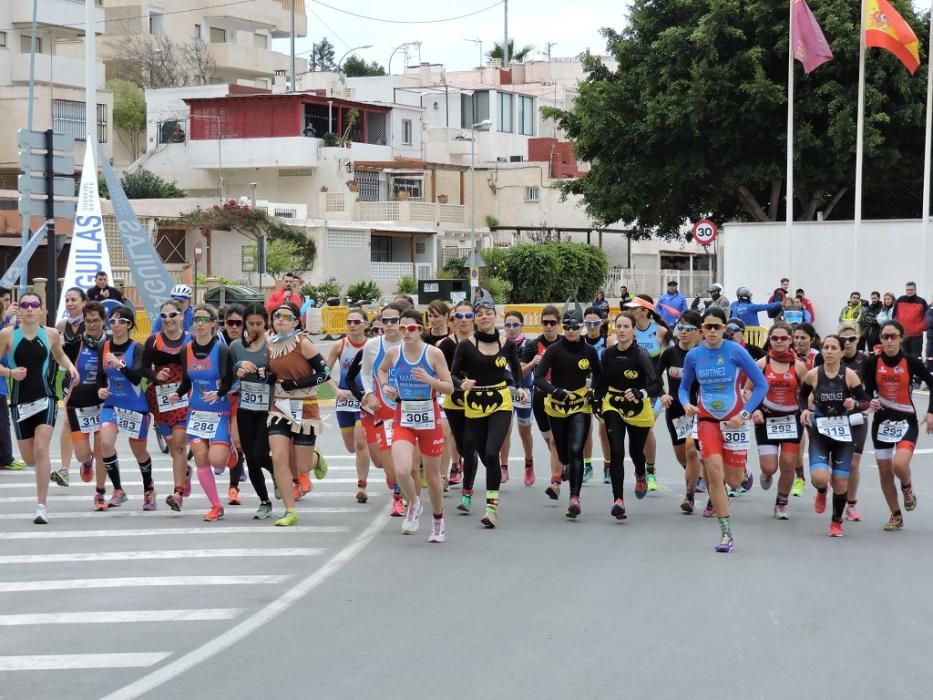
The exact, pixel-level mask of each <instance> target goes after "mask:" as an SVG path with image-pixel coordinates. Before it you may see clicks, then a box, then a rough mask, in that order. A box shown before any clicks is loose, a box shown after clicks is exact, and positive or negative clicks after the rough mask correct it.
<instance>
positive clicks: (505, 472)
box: [499, 464, 509, 484]
mask: <svg viewBox="0 0 933 700" xmlns="http://www.w3.org/2000/svg"><path fill="white" fill-rule="evenodd" d="M499 469H501V470H502V476H501V478H500V480H499V481H500V483H503V484H507V483H509V465H508V464H502V465H500V466H499Z"/></svg>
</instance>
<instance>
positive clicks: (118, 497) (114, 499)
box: [107, 489, 126, 508]
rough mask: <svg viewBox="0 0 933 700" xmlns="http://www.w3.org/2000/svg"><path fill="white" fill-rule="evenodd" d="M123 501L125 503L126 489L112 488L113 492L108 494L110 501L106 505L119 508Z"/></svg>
mask: <svg viewBox="0 0 933 700" xmlns="http://www.w3.org/2000/svg"><path fill="white" fill-rule="evenodd" d="M124 503H126V491H124V490H123V489H114V490H113V493H111V494H110V502H109V503H108V504H107V507H108V508H119V507H120V506H122V505H123V504H124Z"/></svg>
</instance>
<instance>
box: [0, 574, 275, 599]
mask: <svg viewBox="0 0 933 700" xmlns="http://www.w3.org/2000/svg"><path fill="white" fill-rule="evenodd" d="M290 578H292V577H291V576H289V575H257V576H146V577H129V578H72V579H61V580H58V581H48V580H46V579H43V580H41V581H6V582H4V583H3V584H2V585H0V597H2V596H3V595H5V594H6V593H39V592H42V591H73V590H78V591H84V590H88V589H91V588H148V587H155V586H197V587H201V586H205V587H210V586H263V585H276V584H280V583H285V582H286V581H287V580H288V579H290Z"/></svg>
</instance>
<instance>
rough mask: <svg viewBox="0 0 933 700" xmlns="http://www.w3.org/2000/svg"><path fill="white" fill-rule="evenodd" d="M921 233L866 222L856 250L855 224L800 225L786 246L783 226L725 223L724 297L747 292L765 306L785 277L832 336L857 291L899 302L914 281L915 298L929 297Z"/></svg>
mask: <svg viewBox="0 0 933 700" xmlns="http://www.w3.org/2000/svg"><path fill="white" fill-rule="evenodd" d="M920 229H921V223H920V221H864V222H862V225H861V229H860V233H859V236H858V245H856V237H855V224H854V223H853V222H851V221H824V222H807V223H795V224H794V225H793V228H792V232H791V235H790V239H789V241H788V238H787V237H786V233H785V231H786V228H785V226H784V224H783V223H775V224H738V223H734V224H727V225H726V226H725V227H724V230H723V232H722V234H721V237H720V240H721V243H722V245H721V247H720V251H721V253H722V269H723V284H724V285H725V287H726V294H727V295H728V297H729V298H730V299H733V298H734V295H735V289H736V287H738V286H741V285H744V286H747V287H749V288H750V289H751V290H752V292H753V294H754V299H755V300H756V301H762V302H763V301H766V300H767V298H768V296H769V295H770V294H771V292H772V291H773V290H774V288H775V287H777V286H778V284H779V281H780V279H781V277H788V278H789V279H790V287H791V291H793V290H795V289H797V288H798V287H802V288H803V289H804V290H805V291H806V293H807V296H808V297H809V298H810V299H811V300H812V301H813V304H814V307H815V309H816V328H817V330H818V331H819V332H820V333H824V334H825V333H828V332H831V331H833V330H835V324H836V321H837V319H838V317H839V311H840V310H841V309H842V307H843V305H844V304H845V303H846V301H847V300H848V298H849V294H850V293H851V292H853V291H855V290H858V291H860V292H861V293H862V296H863V297H867V296H868V294H869V292H871V291H873V290H875V291H879V292H881V293H882V294H884V293H885V292H889V291H890V292H893V293H894V295H895V296H900V295H901V294H903V293H904V283H905V282H907V281H908V280H912V281H914V282H916V283H917V285H918V289H917V293H918V294H920V295H921V296H924V297H927V298H929V297H930V296H931V290H930V287H929V286H928V285H929V281H928V280H927V278H926V270H927V269H928V268H929V265H930V248H931V247H933V246H930V245H928V246H927V251H926V255H925V257H924V256H923V255H922V253H921V242H920V240H921V239H920ZM788 243H789V244H788Z"/></svg>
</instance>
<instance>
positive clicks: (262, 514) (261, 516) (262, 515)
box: [253, 501, 272, 520]
mask: <svg viewBox="0 0 933 700" xmlns="http://www.w3.org/2000/svg"><path fill="white" fill-rule="evenodd" d="M271 517H272V504H271V503H269V502H268V501H266V502H265V503H260V504H259V508H257V509H256V514H255V515H254V516H253V520H268V519H269V518H271Z"/></svg>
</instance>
